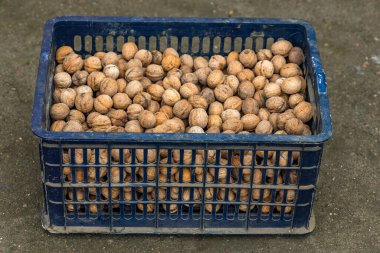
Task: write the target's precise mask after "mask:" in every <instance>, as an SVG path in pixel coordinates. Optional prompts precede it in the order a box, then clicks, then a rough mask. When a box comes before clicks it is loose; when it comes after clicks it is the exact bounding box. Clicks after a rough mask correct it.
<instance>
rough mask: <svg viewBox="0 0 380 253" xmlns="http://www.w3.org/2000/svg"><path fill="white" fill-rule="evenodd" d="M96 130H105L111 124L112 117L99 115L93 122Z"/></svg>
mask: <svg viewBox="0 0 380 253" xmlns="http://www.w3.org/2000/svg"><path fill="white" fill-rule="evenodd" d="M91 125H92V130H93V131H94V132H105V131H106V130H107V129H108V128H109V127H110V126H111V119H110V118H109V117H108V116H106V115H101V114H100V115H97V116H95V117H94V118H93V119H92V122H91Z"/></svg>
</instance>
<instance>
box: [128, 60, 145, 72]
mask: <svg viewBox="0 0 380 253" xmlns="http://www.w3.org/2000/svg"><path fill="white" fill-rule="evenodd" d="M142 66H143V65H142V62H141V61H140V60H139V59H131V60H129V61H128V62H127V64H126V68H127V70H128V69H130V68H134V67H138V68H142Z"/></svg>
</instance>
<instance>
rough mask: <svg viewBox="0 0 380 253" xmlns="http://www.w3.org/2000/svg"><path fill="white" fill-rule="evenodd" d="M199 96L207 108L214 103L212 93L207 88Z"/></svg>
mask: <svg viewBox="0 0 380 253" xmlns="http://www.w3.org/2000/svg"><path fill="white" fill-rule="evenodd" d="M200 95H201V96H202V97H203V98H204V99H205V100H206V103H207V106H208V105H209V104H211V103H212V102H214V101H215V95H214V91H213V90H212V89H210V88H208V87H205V88H203V89H202V91H201V93H200ZM202 104H203V102H202Z"/></svg>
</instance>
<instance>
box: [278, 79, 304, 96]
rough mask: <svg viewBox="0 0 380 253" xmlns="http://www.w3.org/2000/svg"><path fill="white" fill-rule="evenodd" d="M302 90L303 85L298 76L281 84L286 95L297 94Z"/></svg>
mask: <svg viewBox="0 0 380 253" xmlns="http://www.w3.org/2000/svg"><path fill="white" fill-rule="evenodd" d="M301 88H302V83H301V79H300V78H299V77H298V76H292V77H288V78H286V79H285V80H284V81H283V82H282V83H281V90H282V92H284V93H285V94H289V95H291V94H296V93H298V92H299V91H300V90H301Z"/></svg>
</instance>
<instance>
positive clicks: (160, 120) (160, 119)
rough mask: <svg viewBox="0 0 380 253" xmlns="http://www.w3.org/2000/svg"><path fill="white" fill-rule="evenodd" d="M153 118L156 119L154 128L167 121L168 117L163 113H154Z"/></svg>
mask: <svg viewBox="0 0 380 253" xmlns="http://www.w3.org/2000/svg"><path fill="white" fill-rule="evenodd" d="M154 116H155V117H156V126H158V125H161V124H163V123H164V122H165V121H166V120H168V119H169V118H168V116H167V115H166V114H165V113H163V112H155V113H154Z"/></svg>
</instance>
